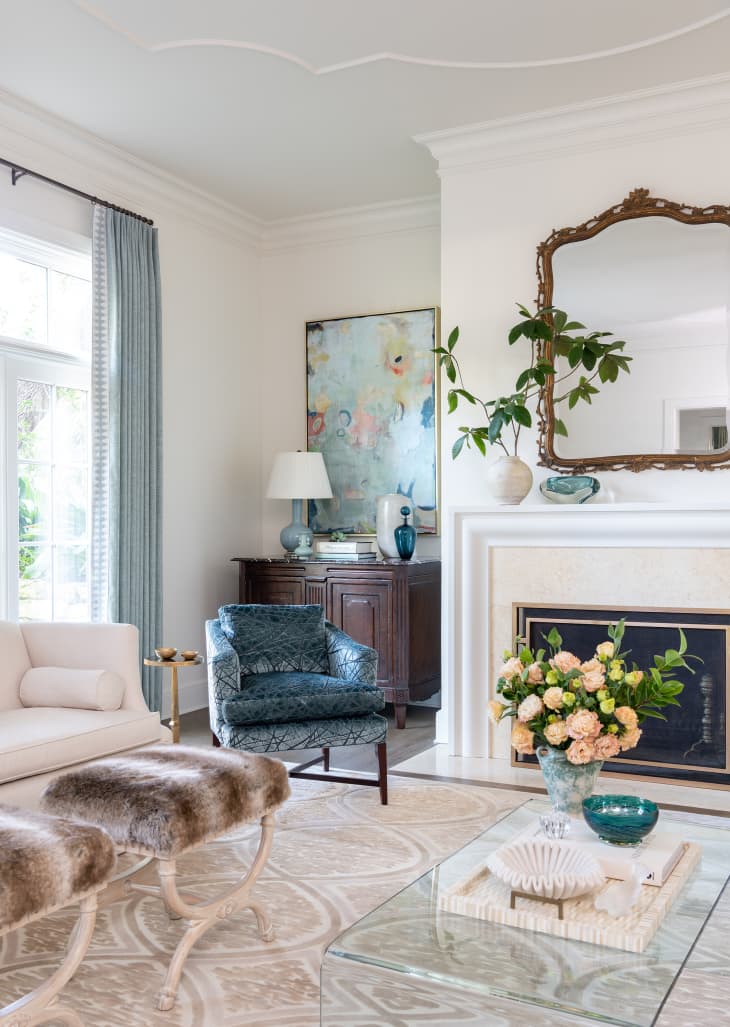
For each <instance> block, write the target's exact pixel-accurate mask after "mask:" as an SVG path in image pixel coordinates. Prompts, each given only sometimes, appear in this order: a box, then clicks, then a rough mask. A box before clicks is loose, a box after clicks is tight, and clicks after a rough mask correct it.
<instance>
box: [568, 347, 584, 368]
mask: <svg viewBox="0 0 730 1027" xmlns="http://www.w3.org/2000/svg"><path fill="white" fill-rule="evenodd" d="M582 359H583V344H582V343H580V342H579V343H576V344H575V345H573V346H571V348H570V352H569V353H568V363H569V364H570V366H571V367H577V366H578V364H580V362H581V360H582Z"/></svg>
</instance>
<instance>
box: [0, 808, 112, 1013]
mask: <svg viewBox="0 0 730 1027" xmlns="http://www.w3.org/2000/svg"><path fill="white" fill-rule="evenodd" d="M115 863H116V854H115V851H114V843H113V842H112V840H111V838H110V837H109V835H108V834H107V833H106V832H105V831H102V830H100V829H99V828H98V827H92V826H91V825H89V824H79V823H76V822H74V821H71V820H66V819H63V818H62V817H55V816H46V815H45V814H43V813H29V812H28V811H27V810H19V809H15V808H14V807H11V806H5V805H0V936H2V935H4V934H7V933H8V932H10V931H13V930H15V929H16V928H18V927H22V926H23V925H24V924H27V923H30V922H31V921H32V920H37V919H38V918H39V917H42V916H46V915H47V914H48V913H53V912H55V910H57V909H62V908H63V907H64V906H68V905H71V903H75V902H80V904H81V913H80V916H79V920H78V923H77V925H76V928H75V930H74V933H73V935H72V937H71V941H70V942H69V946H68V949H67V952H66V955H65V957H64V960H63V962H62V963H61V965H60V967H59V968H58V970H56V972H55V973H54V974H53V975H52V976H51V977H50V978H49V979H48V980H47V981H45V982H44V983H43V984H40V985H38V987H37V988H35V989H34V990H33V991H31V992H29V993H28V994H27V995H24V996H23V998H20V999H18V1000H17V1001H15V1002H13V1003H11V1004H10V1005H7V1006H5V1008H4V1009H0V1024H2V1025H7V1027H12V1025H18V1024H22V1025H23V1027H33V1025H35V1024H41V1023H46V1022H47V1021H50V1020H53V1021H54V1022H55V1023H58V1022H61V1023H64V1024H67V1025H68V1027H81V1020H80V1019H79V1017H78V1016H77V1015H76V1013H74V1012H73V1010H71V1009H69V1008H67V1007H64V1006H60V1005H56V1002H55V1000H56V997H57V996H58V993H59V992H60V991H61V989H62V988H63V987H64V986H65V985H66V984H67V982H68V981H69V980H70V979H71V977H73V975H74V973H75V972H76V970H77V968H78V966H79V963H80V962H81V960H82V959H83V957H84V955H85V954H86V950H87V949H88V947H89V942H90V941H91V935H92V932H93V930H94V922H95V920H96V908H97V895H98V893H99V890H100V889H101V888H103V887H104V886H105V884H106V882H107V881H108V880H109V878H110V877H111V875H112V873H113V871H114V866H115Z"/></svg>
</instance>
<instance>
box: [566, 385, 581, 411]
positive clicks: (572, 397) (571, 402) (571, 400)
mask: <svg viewBox="0 0 730 1027" xmlns="http://www.w3.org/2000/svg"><path fill="white" fill-rule="evenodd" d="M579 399H580V389H571V390H570V392H569V393H568V409H569V410H572V409H573V407H574V406H575V404H576V403H577V402H578V400H579Z"/></svg>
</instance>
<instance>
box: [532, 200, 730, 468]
mask: <svg viewBox="0 0 730 1027" xmlns="http://www.w3.org/2000/svg"><path fill="white" fill-rule="evenodd" d="M728 229H730V208H728V207H723V206H719V205H713V206H710V207H691V206H688V205H686V204H681V203H674V202H671V201H670V200H664V199H660V198H657V197H652V196H650V195H649V192H648V190H646V189H636V190H635V191H634V192H632V193H631V194H630V195H629V196H628V197H627V199H625V200H624V201H623V202H622V203H619V204H617V205H616V206H614V207H610V208H609V209H608V210H606V211H604V212H603V213H602V214H598V215H597V216H596V217H593V218H591V219H590V220H589V221H586V222H585V223H584V224H582V225H578V226H577V227H575V228H563V229H559V230H555V231H553V232H552V234H551V235H550V236H549V238H548V239H546V240H545V242H543V243H541V244H540V245H539V246H538V248H537V274H538V304H539V306H540V307H546V306H554V307H557V308H559V309H561V310H565V311H567V313H568V315H569V317H570V318H571V319H572V320H577V321H580V322H582V323H583V324H584V325H585V326H586V328H587V329H588V330H590V331H594V330H597V331H611V332H612V333H613V334H614V335H615V337H616V338H617V339H624V340H625V341H626V347H625V349H624V353H625V355H626V356H630V357H631V358H632V361H631V373H630V374H624V375H620V376H619V379H618V381H616V382H615V383H612V384H608V385H604V386H602V387H601V390H600V393H599V394H598V395H596V396H594V397H593V402H592V403H591V405H590V406H589V405H588V404H586V403H579V404H577V406H576V407H574V409H573V410H568V409H567V404H562V405H561V407H560V411H559V415H558V416H559V417H560V418H561V420H563V421H564V422H565V424H566V427H567V430H568V435H567V437H562V436H559V435H556V434H555V432H554V417H555V402H554V400H555V396H554V392H553V382H552V381H549V382H548V385H546V387H545V389H544V390H543V393H542V395H541V397H540V404H539V408H538V421H539V449H540V459H539V462H540V464H542V465H543V466H545V467H552V468H555V469H556V470H562V471H569V472H573V473H576V474H580V473H584V472H586V471H599V470H606V469H609V470H620V469H628V470H632V471H643V470H646V469H648V468H650V467H656V468H667V469H668V468H689V467H695V468H699V469H705V468H706V469H708V470H711V469H712V468H714V467H719V466H730V448H729V446H728V421H729V418H728V410H729V409H730V344H729V343H730V231H729V230H728ZM550 349H551V348H550V344H549V343H547V344H546V351H545V356H546V357H547V358H548V359H550V360H553V359H554V354H553V353H552V352H551V351H550ZM555 366H556V379H558V378H560V377H561V376H562V375H563V374H565V373H567V372H568V370H569V369H568V367H567V365H566V364H565V362H564V358H562V357H558V358H557V361H556V364H555ZM558 388H559V387H558ZM559 394H560V392H558V395H559Z"/></svg>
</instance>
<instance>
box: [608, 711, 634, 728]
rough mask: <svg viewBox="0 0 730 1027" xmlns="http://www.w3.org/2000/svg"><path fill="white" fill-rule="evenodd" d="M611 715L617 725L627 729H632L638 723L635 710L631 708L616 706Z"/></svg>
mask: <svg viewBox="0 0 730 1027" xmlns="http://www.w3.org/2000/svg"><path fill="white" fill-rule="evenodd" d="M613 715H614V717H615V718H616V720H617V721H618V722H619V724H623V725H624V727H627V728H634V727H636V726H637V724H638V723H639V718H638V717H637V716H636V710H635V709H634V708H633V706H618V707H617V708H616V709H615V710H614V711H613Z"/></svg>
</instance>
